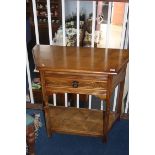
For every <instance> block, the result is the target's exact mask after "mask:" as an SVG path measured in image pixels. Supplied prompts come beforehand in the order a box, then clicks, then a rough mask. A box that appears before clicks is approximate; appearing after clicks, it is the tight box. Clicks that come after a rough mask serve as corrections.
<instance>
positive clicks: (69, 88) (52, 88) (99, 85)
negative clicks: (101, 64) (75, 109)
mask: <svg viewBox="0 0 155 155" xmlns="http://www.w3.org/2000/svg"><path fill="white" fill-rule="evenodd" d="M44 81H45V89H46V91H47V92H49V93H52V92H53V93H54V92H55V93H65V92H67V93H78V94H92V95H97V94H106V92H107V80H106V77H105V76H94V75H90V74H89V75H78V74H62V73H61V74H51V73H48V74H47V73H46V74H44Z"/></svg>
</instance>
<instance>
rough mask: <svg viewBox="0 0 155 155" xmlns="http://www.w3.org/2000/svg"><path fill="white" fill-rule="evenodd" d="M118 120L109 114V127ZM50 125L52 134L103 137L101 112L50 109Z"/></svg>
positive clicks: (62, 108)
mask: <svg viewBox="0 0 155 155" xmlns="http://www.w3.org/2000/svg"><path fill="white" fill-rule="evenodd" d="M117 118H118V115H117V114H116V113H111V114H110V121H109V127H108V129H110V128H111V127H112V125H113V123H114V122H115V121H116V119H117ZM50 121H51V122H50V124H51V130H52V132H58V133H69V134H79V135H91V136H102V135H103V111H101V110H89V109H85V108H79V109H77V108H75V107H67V108H66V107H62V106H61V107H60V106H59V107H55V106H51V107H50Z"/></svg>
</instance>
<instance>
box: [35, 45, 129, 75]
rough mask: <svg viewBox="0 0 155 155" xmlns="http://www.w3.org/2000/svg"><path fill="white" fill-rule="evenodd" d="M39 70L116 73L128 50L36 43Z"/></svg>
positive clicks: (122, 63)
mask: <svg viewBox="0 0 155 155" xmlns="http://www.w3.org/2000/svg"><path fill="white" fill-rule="evenodd" d="M33 54H34V59H35V64H36V66H37V68H38V69H39V70H51V71H57V72H59V71H62V72H64V71H67V72H76V73H91V74H93V73H96V74H102V75H103V74H117V73H118V72H119V71H120V69H121V67H122V66H123V65H124V64H126V63H127V62H128V50H122V49H103V48H88V47H76V48H75V47H64V46H52V45H36V46H35V47H34V48H33Z"/></svg>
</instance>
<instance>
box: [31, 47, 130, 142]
mask: <svg viewBox="0 0 155 155" xmlns="http://www.w3.org/2000/svg"><path fill="white" fill-rule="evenodd" d="M33 56H34V61H35V65H36V67H37V69H38V70H39V72H40V76H41V84H42V94H43V101H44V111H45V119H46V128H47V133H48V136H50V135H51V134H52V133H54V132H57V133H67V134H79V135H89V136H101V137H103V140H104V141H107V133H108V131H109V130H110V129H111V127H112V125H113V124H114V122H116V120H118V119H119V118H120V114H121V105H122V97H123V89H124V80H125V73H126V66H127V63H128V61H129V52H128V50H122V49H103V48H86V47H85V48H82V47H63V46H52V45H36V46H35V47H34V48H33ZM118 84H120V92H119V96H118V105H117V110H116V112H111V111H110V106H111V103H110V97H111V95H112V92H113V90H114V89H115V87H116V86H117V85H118ZM53 93H54V94H56V93H75V94H87V95H95V96H97V97H99V98H100V99H101V100H105V101H106V109H105V110H96V109H87V108H77V107H68V106H56V105H49V103H48V97H49V95H51V94H53Z"/></svg>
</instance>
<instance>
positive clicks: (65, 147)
mask: <svg viewBox="0 0 155 155" xmlns="http://www.w3.org/2000/svg"><path fill="white" fill-rule="evenodd" d="M27 113H29V114H31V115H33V114H34V113H40V116H41V123H42V127H41V128H40V129H39V132H38V137H37V139H36V144H35V149H36V155H128V154H129V121H128V120H121V121H118V122H116V124H115V125H114V126H113V128H112V130H111V131H110V132H109V134H108V136H109V140H108V143H107V144H104V143H102V139H101V138H95V137H87V136H77V135H67V134H53V136H52V137H50V138H48V137H47V134H46V129H45V121H44V114H43V112H42V111H41V110H29V109H28V110H27Z"/></svg>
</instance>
